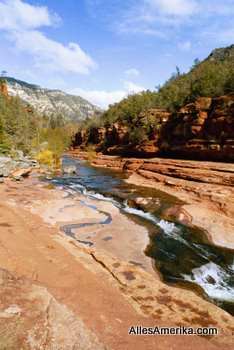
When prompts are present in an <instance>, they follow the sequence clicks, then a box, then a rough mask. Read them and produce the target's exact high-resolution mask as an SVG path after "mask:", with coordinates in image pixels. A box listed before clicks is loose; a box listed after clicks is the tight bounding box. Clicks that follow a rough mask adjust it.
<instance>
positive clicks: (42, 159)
mask: <svg viewBox="0 0 234 350" xmlns="http://www.w3.org/2000/svg"><path fill="white" fill-rule="evenodd" d="M36 159H37V160H38V162H39V164H43V165H49V166H52V165H54V163H55V159H54V155H53V152H51V151H50V150H48V149H45V150H43V151H41V152H40V153H38V154H37V155H36Z"/></svg>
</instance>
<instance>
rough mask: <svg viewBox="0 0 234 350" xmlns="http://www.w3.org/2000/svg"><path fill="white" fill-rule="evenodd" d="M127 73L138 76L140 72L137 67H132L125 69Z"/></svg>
mask: <svg viewBox="0 0 234 350" xmlns="http://www.w3.org/2000/svg"><path fill="white" fill-rule="evenodd" d="M125 74H126V75H128V76H133V77H138V75H139V74H140V73H139V71H138V70H137V69H136V68H130V69H128V70H126V71H125Z"/></svg>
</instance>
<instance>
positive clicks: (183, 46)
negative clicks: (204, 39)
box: [179, 40, 191, 52]
mask: <svg viewBox="0 0 234 350" xmlns="http://www.w3.org/2000/svg"><path fill="white" fill-rule="evenodd" d="M179 48H180V49H181V50H182V51H184V52H186V51H189V50H190V48H191V41H189V40H186V41H183V42H181V43H179Z"/></svg>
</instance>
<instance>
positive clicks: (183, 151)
mask: <svg viewBox="0 0 234 350" xmlns="http://www.w3.org/2000/svg"><path fill="white" fill-rule="evenodd" d="M233 145H234V95H232V96H221V97H219V98H214V99H211V98H201V99H199V100H197V101H196V102H194V103H190V104H188V105H186V106H185V107H183V108H181V109H180V111H179V112H177V113H174V114H172V115H171V117H170V118H169V120H168V122H167V123H165V124H164V126H163V128H162V132H161V135H160V149H161V151H163V152H164V153H165V154H166V155H167V156H177V157H181V156H182V157H187V158H195V159H208V160H224V161H228V160H229V161H230V160H233V159H234V147H233Z"/></svg>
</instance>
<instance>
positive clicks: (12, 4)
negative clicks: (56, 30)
mask: <svg viewBox="0 0 234 350" xmlns="http://www.w3.org/2000/svg"><path fill="white" fill-rule="evenodd" d="M59 20H60V19H59V17H58V16H57V15H54V14H51V13H49V11H48V9H47V7H45V6H32V5H30V4H27V3H26V2H23V1H21V0H5V1H3V2H0V28H1V29H6V30H19V29H23V28H24V29H32V28H38V27H41V26H51V25H55V24H57V23H58V21H59Z"/></svg>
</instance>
